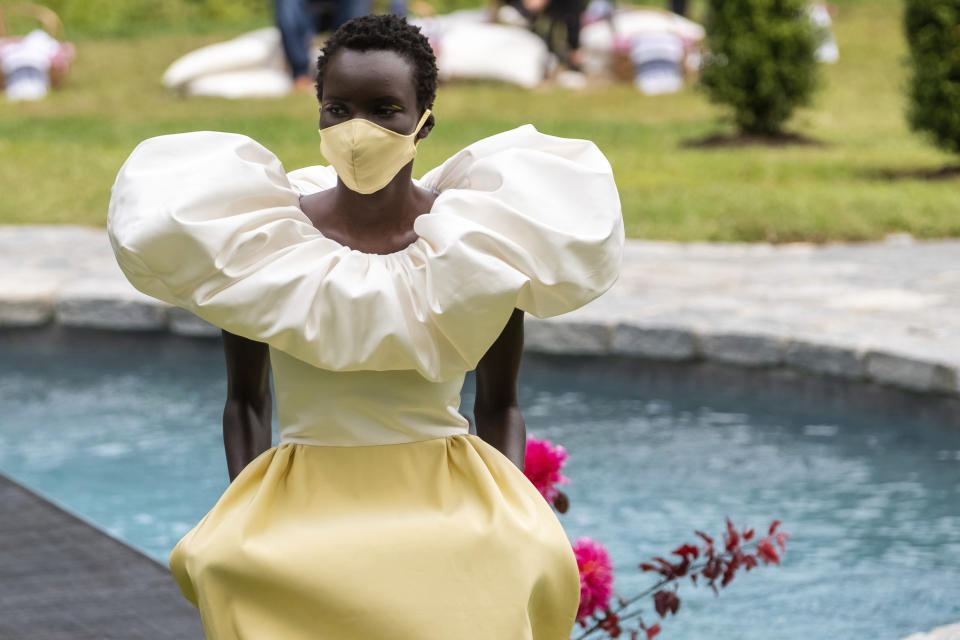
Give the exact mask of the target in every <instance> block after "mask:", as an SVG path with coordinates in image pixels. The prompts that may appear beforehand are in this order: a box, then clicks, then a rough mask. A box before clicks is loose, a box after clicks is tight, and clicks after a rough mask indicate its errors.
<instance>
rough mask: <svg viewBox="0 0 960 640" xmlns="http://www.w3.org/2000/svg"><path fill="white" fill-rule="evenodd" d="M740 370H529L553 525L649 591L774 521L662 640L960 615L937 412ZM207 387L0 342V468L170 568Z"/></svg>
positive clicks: (189, 510)
mask: <svg viewBox="0 0 960 640" xmlns="http://www.w3.org/2000/svg"><path fill="white" fill-rule="evenodd" d="M737 375H739V374H735V373H732V372H730V370H724V369H709V370H708V369H703V368H700V369H698V368H696V367H692V366H690V365H684V366H676V367H670V366H666V365H653V364H648V365H644V364H636V363H622V362H621V363H615V362H611V361H604V362H603V363H592V364H589V365H588V366H584V365H583V363H582V362H581V363H579V364H577V365H576V366H574V361H573V360H563V359H557V360H543V359H535V358H528V360H527V362H526V364H525V366H524V374H523V387H522V389H521V403H522V407H523V409H524V415H525V417H526V419H527V425H528V431H529V432H530V433H531V434H533V435H536V436H538V437H543V438H549V439H551V440H553V441H554V442H557V443H560V444H563V445H564V446H565V447H566V448H567V450H568V451H569V453H570V460H569V462H568V465H567V467H566V468H565V470H564V473H565V474H566V475H567V476H569V477H570V478H571V480H572V484H571V485H568V486H567V487H565V488H564V490H565V491H567V492H568V494H569V495H570V498H571V505H572V506H571V508H570V511H569V512H568V513H567V514H565V515H562V516H560V521H561V522H562V523H563V525H564V527H565V529H566V530H567V533H568V535H569V536H570V537H571V538H575V537H578V536H584V535H586V536H591V537H594V538H596V539H598V540H600V541H602V542H603V543H604V544H605V545H606V546H607V547H608V549H609V550H610V552H611V555H612V558H613V561H614V564H615V568H616V571H617V572H616V583H615V590H616V591H617V592H618V593H623V594H630V593H632V592H635V591H637V590H639V589H640V588H642V587H644V586H646V585H648V584H649V580H648V578H647V577H646V576H643V575H641V574H639V572H638V570H636V569H635V565H636V563H638V562H640V561H642V560H646V559H647V558H648V557H649V556H651V555H657V554H662V553H665V552H668V551H669V550H670V549H672V548H674V546H675V545H676V544H677V543H679V542H680V541H682V540H688V539H689V540H691V541H692V539H693V536H692V533H693V530H694V529H702V530H705V531H707V532H717V533H719V532H720V529H721V527H722V524H723V519H724V517H725V516H727V515H729V516H730V517H731V518H732V519H733V520H734V522H736V523H737V524H740V525H748V524H749V525H756V526H759V527H762V526H765V525H766V524H767V523H768V522H769V521H770V520H771V519H773V518H774V517H776V518H779V519H781V520H783V522H784V528H785V529H786V530H788V531H789V532H790V533H791V534H792V535H793V537H792V539H791V540H790V541H789V543H788V553H787V555H786V558H785V560H784V565H783V566H782V567H781V568H765V569H761V570H760V571H758V572H752V573H751V574H749V575H742V576H738V578H737V579H736V580H735V581H734V583H733V584H732V585H731V586H730V587H729V588H728V589H727V590H725V591H724V592H722V594H721V596H720V598H718V599H715V598H714V597H713V596H712V595H711V594H710V593H709V592H708V591H706V590H694V589H691V588H690V587H689V584H684V585H683V586H682V587H681V596H682V597H683V605H682V607H681V610H680V614H679V616H678V617H677V618H675V619H669V620H667V621H666V622H665V623H664V625H663V626H664V633H663V635H662V636H661V637H664V638H672V639H676V640H703V639H705V638H710V639H719V640H728V639H729V640H733V639H744V640H760V639H764V640H780V639H783V640H786V639H790V640H793V639H801V638H802V639H804V640H806V639H809V638H816V639H820V638H843V639H845V640H846V639H851V640H853V639H860V638H862V639H864V640H866V639H868V638H869V639H870V640H876V639H886V638H889V639H891V640H897V639H899V638H901V637H903V636H906V635H907V634H909V633H911V632H913V631H917V630H921V629H928V628H930V627H934V626H937V625H940V624H946V623H949V622H955V621H957V620H960V597H958V594H960V428H958V427H957V425H956V424H951V425H947V424H944V423H945V422H946V421H947V420H946V419H945V418H944V416H945V415H948V414H940V413H938V412H937V411H935V410H933V409H932V407H933V405H934V404H935V403H934V402H933V401H922V402H919V403H913V404H911V402H909V401H908V400H904V399H903V398H906V396H903V398H900V399H897V398H898V397H899V396H897V395H896V394H895V393H894V392H889V391H885V390H877V389H872V388H869V387H866V386H849V385H843V384H841V383H830V382H827V383H822V382H817V383H813V382H811V381H809V380H807V379H804V378H795V377H789V378H782V379H778V378H777V376H776V375H773V374H770V375H766V374H751V375H752V376H753V377H750V378H749V379H747V380H745V381H744V380H737V381H734V380H732V378H735V377H736V376H737ZM745 375H746V374H745ZM811 385H815V386H818V389H817V390H815V391H811V389H810V386H811ZM470 386H471V385H470V384H469V383H468V385H467V388H468V389H469V388H470ZM223 391H224V373H223V370H222V362H221V356H220V350H219V345H218V344H217V343H216V341H204V340H187V339H175V338H171V337H163V338H161V337H159V336H153V337H147V336H144V337H134V336H129V335H119V334H116V335H110V334H93V333H79V332H73V333H64V334H58V335H53V334H48V333H36V332H33V333H31V332H19V333H14V332H6V333H0V406H2V407H3V411H2V412H0V470H2V471H3V472H4V473H7V474H8V475H10V476H12V477H13V478H15V479H17V480H19V481H20V482H22V483H24V484H26V485H27V486H29V487H31V488H33V489H34V490H36V491H38V492H39V493H41V494H43V495H45V496H47V497H49V498H50V499H52V500H54V501H55V502H57V503H58V504H61V505H63V506H65V507H66V508H67V509H69V510H71V511H73V512H74V513H77V514H79V515H81V516H82V517H83V518H85V519H87V520H89V521H91V522H93V523H94V524H96V525H97V526H99V527H101V528H103V529H104V530H106V531H108V532H109V533H111V534H113V535H115V536H117V537H119V538H121V539H123V540H125V541H127V542H128V543H130V544H132V545H134V546H136V547H138V548H140V549H141V550H143V551H144V552H146V553H147V554H149V555H151V556H152V557H154V558H156V559H158V560H160V561H161V562H166V557H167V554H168V553H169V551H170V549H171V548H172V546H173V544H174V543H175V542H176V540H177V539H179V537H180V536H181V535H183V534H184V533H185V532H186V531H187V530H189V528H190V527H192V526H193V525H194V524H195V523H196V522H197V521H198V520H199V519H200V518H201V517H202V516H203V514H204V513H206V511H207V510H208V509H209V508H210V506H211V505H212V504H213V503H214V501H215V500H216V499H217V497H218V496H219V495H220V493H221V492H222V491H223V489H224V488H225V487H226V485H227V473H226V464H225V461H224V456H223V451H222V445H221V434H220V423H219V420H220V412H221V410H222V401H223ZM891 398H893V400H891ZM471 404H472V396H471V395H470V394H469V393H465V394H464V407H469V406H470V405H471ZM851 404H853V405H858V406H857V409H856V411H853V412H851V411H850V410H849V406H850V405H851ZM928 409H929V411H928ZM923 412H926V413H928V414H929V415H920V414H921V413H923ZM649 619H651V618H648V620H649Z"/></svg>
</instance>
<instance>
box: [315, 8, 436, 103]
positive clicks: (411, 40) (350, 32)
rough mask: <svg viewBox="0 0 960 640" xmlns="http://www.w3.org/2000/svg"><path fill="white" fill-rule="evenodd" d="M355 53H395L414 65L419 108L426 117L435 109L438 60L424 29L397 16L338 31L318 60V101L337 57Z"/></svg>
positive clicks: (364, 18) (362, 21) (372, 17)
mask: <svg viewBox="0 0 960 640" xmlns="http://www.w3.org/2000/svg"><path fill="white" fill-rule="evenodd" d="M341 49H352V50H354V51H394V52H396V53H398V54H400V55H401V56H403V57H404V58H406V59H407V60H409V61H410V63H411V64H412V65H413V81H414V84H415V85H416V90H417V107H418V108H419V109H420V112H421V113H422V112H423V111H424V110H425V109H432V108H433V101H434V100H435V99H436V97H437V58H436V56H435V55H434V53H433V48H432V47H431V46H430V42H429V41H428V40H427V38H426V36H424V35H423V34H422V33H420V27H415V26H413V25H411V24H409V23H408V22H407V20H406V18H402V17H400V16H397V15H393V14H385V15H367V16H361V17H359V18H354V19H353V20H350V21H349V22H347V23H345V24H344V25H343V26H341V27H340V28H339V29H337V30H336V31H335V32H334V33H333V35H331V36H330V38H329V39H328V40H327V42H326V43H325V44H324V45H323V49H322V50H321V52H322V53H321V55H320V58H319V59H318V60H317V100H322V99H323V74H324V71H325V70H326V67H327V62H329V61H330V60H331V59H332V58H333V56H334V54H336V53H337V52H338V51H340V50H341Z"/></svg>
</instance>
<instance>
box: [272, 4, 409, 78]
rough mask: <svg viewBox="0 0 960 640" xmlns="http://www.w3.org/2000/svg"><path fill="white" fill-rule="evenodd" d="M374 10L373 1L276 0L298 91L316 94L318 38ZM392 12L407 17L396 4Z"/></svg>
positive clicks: (281, 29) (276, 7)
mask: <svg viewBox="0 0 960 640" xmlns="http://www.w3.org/2000/svg"><path fill="white" fill-rule="evenodd" d="M401 5H402V6H401ZM371 9H372V2H371V0H274V2H273V10H274V19H275V21H276V23H277V28H278V29H280V36H281V38H282V40H283V52H284V54H285V55H286V57H287V63H288V64H289V65H290V72H291V74H292V75H293V88H294V91H297V92H300V93H312V92H313V89H314V78H313V70H312V69H311V66H310V63H311V60H310V58H311V49H312V46H313V39H314V37H315V36H316V35H317V34H318V33H323V32H324V31H333V30H335V29H338V28H339V27H340V25H342V24H344V23H346V22H348V21H350V20H352V19H353V18H356V17H359V16H364V15H367V14H368V13H370V12H371ZM397 9H400V11H397ZM391 11H392V12H394V13H399V12H401V11H402V12H403V13H405V12H406V5H405V3H403V2H401V3H400V5H396V3H395V5H391Z"/></svg>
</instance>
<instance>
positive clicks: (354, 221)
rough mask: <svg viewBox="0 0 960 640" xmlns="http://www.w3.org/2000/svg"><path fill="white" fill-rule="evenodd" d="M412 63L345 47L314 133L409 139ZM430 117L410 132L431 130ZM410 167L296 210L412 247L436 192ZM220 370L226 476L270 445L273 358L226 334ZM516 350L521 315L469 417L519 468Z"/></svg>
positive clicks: (350, 232) (385, 245)
mask: <svg viewBox="0 0 960 640" xmlns="http://www.w3.org/2000/svg"><path fill="white" fill-rule="evenodd" d="M413 71H414V69H413V65H412V64H411V63H410V62H409V61H408V60H407V59H406V58H404V57H403V56H401V55H399V54H397V53H395V52H393V51H354V50H350V49H343V50H341V51H339V52H338V53H337V54H335V56H334V57H333V58H331V60H330V61H329V62H328V63H327V68H326V72H325V75H324V78H323V96H322V99H321V105H320V106H321V111H320V127H321V128H324V127H329V126H332V125H335V124H338V123H340V122H345V121H346V120H349V119H351V118H363V119H365V120H370V121H371V122H374V123H376V124H378V125H380V126H382V127H384V128H386V129H390V130H392V131H396V132H398V133H403V134H409V133H410V132H412V131H413V129H414V128H415V127H416V125H417V123H418V122H419V120H420V117H421V116H422V115H423V111H424V110H423V108H422V107H421V106H420V105H418V104H417V96H416V87H415V85H414V80H413V77H414V76H413ZM433 125H434V119H433V116H432V115H431V116H430V117H429V118H428V119H427V122H426V123H425V124H424V126H423V128H421V130H420V132H419V133H418V134H417V136H416V140H417V141H418V142H419V141H420V140H422V139H423V138H426V137H427V136H428V135H429V134H430V131H431V130H432V129H433ZM412 172H413V162H412V161H411V162H410V163H408V164H407V165H405V166H404V167H403V168H402V169H400V171H399V172H398V173H397V175H396V176H395V177H394V178H393V180H391V181H390V183H388V184H387V186H386V187H384V188H383V189H381V190H380V191H377V192H375V193H371V194H368V195H363V194H359V193H356V192H355V191H351V190H350V189H349V188H347V186H346V185H345V184H343V182H341V181H340V180H339V179H338V180H337V185H336V186H335V187H333V188H331V189H326V190H324V191H319V192H317V193H313V194H310V195H308V196H304V197H302V198H301V199H300V207H301V209H303V212H304V214H306V216H307V217H308V218H309V219H310V222H311V223H312V224H313V226H314V227H316V228H317V229H318V230H319V231H320V232H321V233H322V234H323V235H324V236H326V237H328V238H330V239H332V240H334V241H336V242H338V243H340V244H342V245H344V246H346V247H349V248H351V249H354V250H356V251H362V252H364V253H375V254H389V253H395V252H397V251H401V250H403V249H404V248H405V247H406V246H408V245H410V244H411V243H413V242H415V241H416V239H417V234H416V232H415V231H414V230H413V221H414V220H415V219H416V218H417V217H418V216H419V215H420V214H422V213H425V212H428V211H430V209H431V207H432V206H433V202H434V200H436V198H437V194H436V193H433V192H431V191H428V190H427V189H423V188H421V187H419V186H417V185H416V184H415V183H414V182H413V180H412ZM223 348H224V354H225V356H226V364H227V401H226V405H225V406H224V411H223V445H224V449H225V451H226V456H227V470H228V472H229V474H230V480H231V482H232V481H233V479H234V478H236V477H237V475H238V474H239V473H240V472H241V471H242V470H243V469H244V467H246V465H247V464H249V463H250V462H251V461H252V460H253V459H254V458H256V457H257V456H258V455H260V454H261V453H263V452H264V451H266V450H267V449H269V448H270V436H271V423H270V419H271V406H272V398H271V395H270V385H269V375H270V353H269V349H268V347H267V345H266V344H264V343H261V342H256V341H253V340H249V339H247V338H242V337H240V336H237V335H234V334H231V333H228V332H226V331H224V332H223ZM522 348H523V312H522V311H520V310H519V309H514V311H513V314H512V315H511V316H510V319H509V320H508V321H507V324H506V326H505V327H504V329H503V331H502V332H501V334H500V336H499V337H498V338H497V340H496V341H495V342H494V344H493V345H492V346H491V347H490V349H489V350H488V351H487V353H486V354H485V355H484V356H483V358H482V359H481V360H480V362H479V363H478V364H477V373H476V379H477V393H476V402H475V403H474V407H473V413H474V420H475V424H476V430H477V435H478V436H479V437H480V438H482V439H483V440H484V441H486V442H488V443H489V444H491V445H492V446H494V447H496V448H497V449H498V450H499V451H500V452H501V453H503V454H504V455H505V456H506V457H507V458H509V459H510V460H511V461H512V462H513V463H514V464H515V465H516V466H517V467H518V468H519V469H520V470H523V462H524V452H525V450H526V426H525V424H524V420H523V416H522V415H521V413H520V408H519V406H518V405H517V376H518V373H519V370H520V357H521V351H522Z"/></svg>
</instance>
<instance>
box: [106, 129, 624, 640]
mask: <svg viewBox="0 0 960 640" xmlns="http://www.w3.org/2000/svg"><path fill="white" fill-rule="evenodd" d="M417 115H419V114H417ZM423 120H424V118H421V123H420V124H422V123H423ZM411 121H413V120H411ZM411 135H412V134H411ZM341 178H342V176H341ZM341 182H342V180H341ZM417 184H418V185H419V186H420V187H422V188H425V189H428V190H430V191H432V192H435V193H437V194H438V195H436V199H435V201H434V202H433V205H432V207H431V208H430V210H429V211H428V212H426V213H423V214H421V215H419V216H418V217H416V219H415V222H414V226H413V230H414V231H415V234H416V240H415V241H413V242H412V243H411V244H409V245H408V246H406V247H405V248H403V249H402V250H399V251H395V252H392V253H389V254H383V255H381V254H376V253H365V252H361V251H357V250H353V249H350V248H348V247H347V246H344V245H343V244H340V243H339V242H336V241H335V240H333V239H332V238H330V237H327V236H325V235H324V234H323V233H321V232H320V231H319V230H318V229H317V228H316V227H315V226H314V224H313V223H312V222H311V219H310V218H308V217H307V215H306V214H305V213H304V211H303V210H302V209H301V207H300V198H301V196H305V195H309V194H313V193H318V192H321V191H323V190H327V189H333V188H334V187H336V186H337V185H338V174H337V172H336V171H335V170H334V169H333V168H332V167H327V166H316V167H309V168H306V169H301V170H298V171H293V172H291V173H289V174H287V173H286V172H285V171H284V169H283V167H282V165H281V164H280V161H279V160H278V159H277V158H276V157H275V156H274V155H273V154H272V153H271V152H270V151H268V150H267V149H265V148H264V147H263V146H261V145H260V144H258V143H257V142H255V141H253V140H251V139H250V138H248V137H245V136H242V135H237V134H230V133H219V132H194V133H186V134H179V135H170V136H162V137H159V138H152V139H150V140H147V141H145V142H143V143H141V144H140V145H139V146H138V147H137V149H136V150H135V151H134V152H133V154H132V155H131V156H130V158H129V159H128V160H127V162H126V163H125V164H124V166H123V168H122V169H121V171H120V174H119V176H118V178H117V182H116V184H115V185H114V189H113V196H112V200H111V207H110V213H109V219H108V232H109V235H110V239H111V242H112V245H113V248H114V251H115V254H116V257H117V261H118V263H119V265H120V267H121V268H122V270H123V272H124V273H125V274H126V276H127V277H128V278H129V280H130V281H131V283H133V285H134V286H135V287H137V288H138V289H140V290H141V291H143V292H144V293H147V294H149V295H151V296H154V297H156V298H159V299H161V300H164V301H166V302H169V303H170V304H173V305H177V306H180V307H183V308H185V309H188V310H189V311H192V312H193V313H195V314H196V315H198V316H200V317H201V318H204V319H206V320H207V321H209V322H211V323H213V324H215V325H217V326H219V327H222V328H223V329H225V330H226V331H229V332H231V333H233V334H236V335H238V336H242V337H244V338H248V339H250V340H256V341H259V342H263V343H266V344H267V345H269V359H270V366H271V367H272V373H273V376H274V387H275V389H276V394H277V398H276V400H277V410H278V422H279V428H280V440H279V442H280V443H279V445H278V446H276V447H273V448H270V449H268V450H266V451H265V452H263V453H262V454H260V455H259V456H258V457H256V459H254V460H253V461H252V462H250V463H249V464H247V466H246V467H245V468H244V469H243V471H242V472H241V473H239V475H238V476H237V477H236V478H235V479H234V481H233V482H232V483H231V484H230V486H229V487H228V489H227V490H226V492H225V493H224V494H223V496H222V497H221V498H220V499H219V501H218V502H217V503H216V505H215V506H214V507H213V508H212V509H211V510H210V512H209V513H208V514H207V515H206V516H205V517H204V518H203V519H202V520H201V521H200V523H199V524H197V525H196V527H194V528H193V530H191V531H190V532H189V533H188V534H187V535H186V536H185V537H184V538H183V539H182V540H180V542H179V543H178V544H177V545H176V547H175V548H174V550H173V553H172V554H171V556H170V567H171V569H172V571H173V575H174V577H175V578H176V580H177V582H178V583H179V585H180V587H181V589H182V590H183V593H184V595H185V596H186V597H187V598H188V599H189V600H190V601H191V602H192V603H194V604H195V605H196V606H197V607H198V608H199V610H200V614H201V617H202V619H203V624H204V628H205V631H206V634H207V637H208V638H212V639H216V640H227V639H231V640H232V639H238V640H239V639H244V640H308V639H310V640H316V639H331V640H332V639H336V640H341V639H343V640H384V639H393V638H395V639H402V640H514V639H516V640H566V639H567V638H569V636H570V632H571V629H572V627H573V625H574V619H575V615H576V611H577V606H578V602H579V591H580V586H579V576H578V571H577V564H576V560H575V558H574V555H573V552H572V549H571V547H570V543H569V541H568V539H567V537H566V535H565V533H564V531H563V528H562V527H561V525H560V523H559V521H558V520H557V518H556V516H555V515H554V513H553V511H552V509H551V507H550V506H549V505H548V504H547V502H546V501H545V500H544V499H543V498H542V497H541V495H540V493H539V492H538V491H537V490H536V489H535V488H534V487H533V485H532V484H530V482H529V481H528V480H527V479H526V478H525V477H524V475H523V473H522V472H521V471H520V469H518V468H517V465H516V464H514V463H513V462H511V460H510V459H508V458H507V457H506V456H504V454H502V453H501V452H500V451H499V450H497V449H496V448H494V447H493V446H492V445H490V444H488V443H487V442H485V441H484V440H483V439H481V438H480V437H478V436H476V435H472V434H470V433H469V425H468V423H467V421H466V419H465V418H464V417H463V416H462V415H461V414H460V413H459V410H458V408H459V404H460V389H461V386H462V384H463V380H464V374H465V373H466V372H467V371H469V370H471V369H473V368H475V367H476V366H477V363H478V361H479V360H480V359H481V358H482V357H483V356H484V354H485V353H486V352H487V350H488V349H489V348H490V346H491V344H493V343H494V341H495V340H496V339H497V337H498V335H500V332H501V330H502V329H503V328H504V326H505V325H506V324H507V321H508V319H509V318H511V315H512V314H513V312H514V309H515V308H518V309H522V310H523V311H526V312H528V313H531V314H533V315H535V316H538V317H547V316H554V315H557V314H561V313H564V312H567V311H570V310H572V309H575V308H577V307H579V306H582V305H583V304H586V303H587V302H589V301H590V300H592V299H593V298H595V297H596V296H598V295H600V294H601V293H602V292H603V291H605V290H606V289H607V288H609V287H610V286H611V285H612V283H613V282H614V280H615V279H616V276H617V273H618V269H619V263H620V254H621V251H622V245H623V223H622V218H621V215H620V204H619V199H618V196H617V192H616V187H615V184H614V181H613V177H612V173H611V170H610V166H609V164H608V162H607V161H606V159H605V158H604V157H603V155H602V154H601V153H600V152H599V150H598V149H597V148H596V146H595V145H593V144H592V143H590V142H588V141H584V140H570V139H563V138H556V137H552V136H548V135H544V134H541V133H539V132H538V131H536V129H534V128H533V127H532V126H530V125H526V126H523V127H520V128H518V129H514V130H512V131H507V132H505V133H502V134H499V135H496V136H493V137H491V138H487V139H484V140H481V141H479V142H477V143H475V144H472V145H470V146H469V147H467V148H465V149H464V150H463V151H461V152H459V153H457V154H456V155H454V156H453V157H452V158H450V159H449V160H447V161H446V162H445V163H443V164H442V165H441V166H439V167H437V168H435V169H433V170H431V171H429V172H428V173H427V174H426V175H425V176H424V177H423V178H422V179H421V180H419V181H418V183H417Z"/></svg>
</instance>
